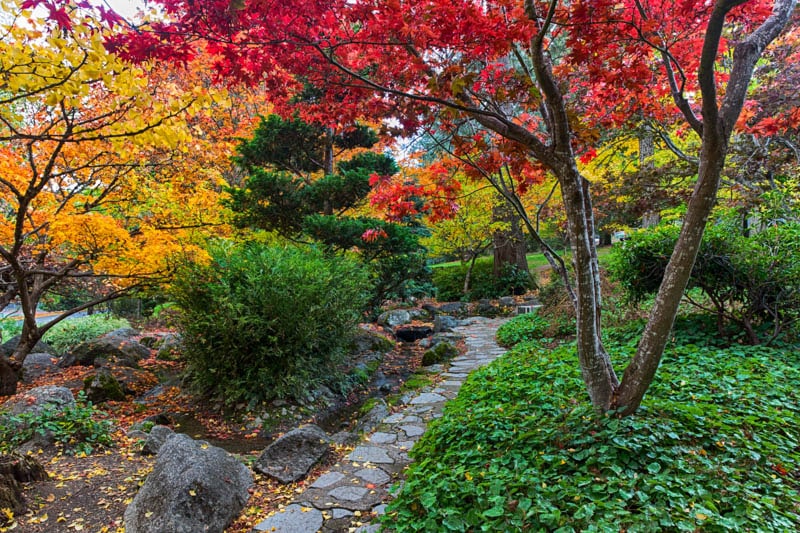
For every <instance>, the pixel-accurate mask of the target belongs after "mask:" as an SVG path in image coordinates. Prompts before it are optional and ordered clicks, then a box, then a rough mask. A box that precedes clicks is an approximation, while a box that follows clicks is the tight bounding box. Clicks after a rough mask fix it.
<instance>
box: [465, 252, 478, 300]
mask: <svg viewBox="0 0 800 533" xmlns="http://www.w3.org/2000/svg"><path fill="white" fill-rule="evenodd" d="M477 259H478V254H472V257H471V258H470V260H469V266H468V267H467V273H466V275H465V276H464V291H463V292H464V295H466V294H467V293H468V292H469V285H470V281H471V279H472V271H473V270H474V269H475V261H476V260H477Z"/></svg>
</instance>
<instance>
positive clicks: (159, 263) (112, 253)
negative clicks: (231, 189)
mask: <svg viewBox="0 0 800 533" xmlns="http://www.w3.org/2000/svg"><path fill="white" fill-rule="evenodd" d="M0 8H1V9H2V11H3V12H4V13H6V14H8V17H7V18H4V19H3V21H2V22H0V34H2V35H3V38H2V39H0V310H2V309H5V308H6V307H7V306H8V305H9V304H11V303H12V302H18V304H19V307H20V310H21V313H22V315H23V319H24V320H23V330H22V335H21V339H20V342H19V344H18V346H17V348H16V351H15V353H14V354H13V356H12V359H11V360H0V395H2V394H11V393H13V391H14V390H15V388H16V383H15V381H16V380H15V377H14V376H12V373H11V371H12V370H14V369H15V368H16V367H17V366H18V365H19V364H21V361H22V360H23V359H24V357H25V356H26V355H27V353H28V352H29V351H30V349H31V348H32V347H33V346H34V345H35V343H36V342H37V341H38V340H39V339H40V338H41V336H42V335H43V334H44V333H45V332H46V331H47V330H48V329H49V328H50V327H51V326H52V325H54V324H55V323H57V322H58V321H60V320H62V319H63V318H65V317H67V316H69V315H70V314H74V313H75V312H78V311H80V310H82V309H85V308H88V307H89V306H92V305H96V304H97V303H99V302H102V301H106V300H109V299H112V298H115V297H118V296H120V295H122V294H125V293H127V292H130V291H131V290H133V289H136V288H138V287H142V286H144V285H147V284H153V283H157V282H161V281H163V280H165V279H167V277H168V275H169V274H170V272H171V266H172V264H173V261H172V259H173V258H174V257H175V256H176V255H178V254H184V255H185V254H189V255H195V256H196V255H198V254H203V251H202V248H201V247H200V246H198V244H199V243H201V242H202V239H203V238H205V237H206V235H207V230H208V228H222V231H224V227H225V226H224V222H225V220H224V214H223V213H222V212H221V211H220V208H219V207H218V198H219V195H220V194H221V192H222V189H223V187H222V186H223V184H224V183H226V180H227V179H228V178H229V176H228V174H229V173H230V172H232V166H231V163H230V161H229V158H230V155H231V154H232V153H233V150H234V146H235V138H234V137H233V134H234V132H235V131H245V132H247V130H248V128H249V127H251V123H252V122H253V121H252V120H251V119H250V118H247V117H254V116H255V115H256V113H255V112H253V110H252V109H244V110H243V109H242V108H241V106H239V107H238V108H237V109H233V110H232V109H231V107H232V106H233V105H234V102H233V100H234V98H233V97H232V96H231V95H229V94H228V93H227V92H226V91H224V90H221V89H217V88H215V87H214V86H213V84H211V83H210V81H209V79H207V76H206V77H205V78H204V76H203V75H201V74H196V75H189V73H190V72H195V73H197V72H202V69H198V68H196V67H197V66H196V65H195V68H194V70H192V67H191V66H189V67H183V71H180V68H178V67H175V68H172V67H169V66H167V65H156V64H153V63H143V64H137V65H134V64H131V63H128V62H125V61H123V60H122V59H121V58H120V57H118V56H117V55H115V54H113V53H111V52H109V51H108V50H107V48H106V46H104V44H105V39H106V37H107V36H108V32H109V31H111V30H109V29H108V27H107V26H104V24H103V23H102V21H101V20H100V19H99V16H98V14H97V13H96V12H95V11H94V10H93V9H92V8H90V7H86V6H84V5H83V4H81V6H78V5H75V6H71V9H70V10H69V14H70V24H69V25H67V26H65V25H64V24H63V23H62V24H56V23H55V22H53V21H51V20H48V19H47V18H44V17H41V16H38V15H37V14H35V13H33V12H29V11H26V10H23V9H22V8H21V2H20V1H18V0H0ZM176 69H177V70H176ZM219 117H222V118H221V119H220V118H219ZM220 120H222V124H221V123H220V122H219V121H220ZM215 121H216V122H215ZM85 279H93V280H95V281H99V283H95V285H96V286H100V287H102V289H101V290H100V291H99V292H98V293H97V294H96V295H95V296H96V297H95V298H94V299H93V300H92V301H90V302H85V303H84V304H83V305H80V306H77V307H75V308H72V309H70V310H68V311H65V312H63V313H61V314H60V315H59V316H57V317H55V318H53V319H52V320H50V321H49V322H47V323H44V324H37V323H36V318H35V314H36V307H37V305H38V303H39V301H40V299H41V298H42V296H43V295H44V294H46V293H47V292H48V291H52V290H53V289H54V288H56V287H58V286H59V284H64V283H71V282H74V281H75V280H85ZM12 382H14V383H12Z"/></svg>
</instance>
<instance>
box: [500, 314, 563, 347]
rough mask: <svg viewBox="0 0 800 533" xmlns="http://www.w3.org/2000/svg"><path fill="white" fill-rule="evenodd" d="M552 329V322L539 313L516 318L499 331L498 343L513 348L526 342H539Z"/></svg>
mask: <svg viewBox="0 0 800 533" xmlns="http://www.w3.org/2000/svg"><path fill="white" fill-rule="evenodd" d="M549 328H550V322H549V321H548V320H547V319H545V318H544V317H541V316H539V313H537V312H533V313H525V314H524V315H519V316H515V317H514V318H512V319H511V320H509V321H508V322H506V323H505V324H503V325H502V326H500V327H499V328H498V329H497V342H498V343H500V345H501V346H506V347H511V346H514V345H515V344H519V343H521V342H525V341H533V340H539V339H541V338H542V337H544V336H545V335H546V333H547V330H548V329H549Z"/></svg>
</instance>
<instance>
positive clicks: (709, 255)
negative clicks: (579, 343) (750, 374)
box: [609, 216, 800, 344]
mask: <svg viewBox="0 0 800 533" xmlns="http://www.w3.org/2000/svg"><path fill="white" fill-rule="evenodd" d="M678 233H679V228H678V227H676V226H670V225H664V226H658V227H656V228H653V229H650V230H647V231H640V232H636V233H635V234H633V235H632V236H631V238H630V239H629V240H628V241H626V242H625V243H623V244H622V245H620V246H617V247H615V249H614V251H613V252H612V256H611V259H610V262H609V272H610V274H611V276H612V277H613V278H614V279H615V280H617V281H618V282H619V283H620V284H621V286H622V288H623V289H624V291H625V292H626V294H627V296H628V298H629V300H631V301H632V302H635V303H636V302H641V301H642V300H644V299H645V298H646V297H647V296H649V295H652V294H654V293H655V292H656V291H657V290H658V287H659V285H660V283H661V279H662V278H663V276H664V271H665V269H666V266H667V262H668V261H669V257H670V255H671V254H672V250H673V249H674V247H675V243H676V242H677V239H678ZM688 289H690V290H691V289H699V290H700V291H702V294H703V295H704V296H705V299H703V300H700V301H698V300H696V299H694V298H692V297H691V293H688V294H687V297H688V298H689V299H690V301H691V302H692V303H694V304H696V305H698V306H700V307H702V308H707V309H713V310H714V311H715V312H716V314H717V318H718V330H719V332H720V333H724V332H725V329H724V327H723V326H724V325H725V324H734V325H735V326H736V330H737V331H740V332H741V331H743V332H745V334H746V339H747V341H748V342H751V343H753V344H755V343H758V342H760V341H764V340H766V341H772V340H774V339H775V338H777V337H778V336H779V335H780V334H782V333H784V332H785V331H786V330H787V329H789V328H791V327H792V326H793V325H795V324H796V322H797V320H798V317H799V316H800V221H791V220H789V221H783V222H781V223H779V224H775V225H772V226H769V227H766V228H764V229H762V230H761V231H758V232H756V233H753V234H751V235H742V234H741V230H740V228H739V222H738V221H736V220H734V219H733V218H732V217H730V216H727V217H722V218H720V220H718V221H717V223H716V224H714V225H713V226H710V227H709V228H708V229H707V230H706V233H705V235H704V236H703V241H702V244H701V247H700V251H699V253H698V256H697V261H696V263H695V266H694V268H693V270H692V276H691V278H690V280H689V286H688Z"/></svg>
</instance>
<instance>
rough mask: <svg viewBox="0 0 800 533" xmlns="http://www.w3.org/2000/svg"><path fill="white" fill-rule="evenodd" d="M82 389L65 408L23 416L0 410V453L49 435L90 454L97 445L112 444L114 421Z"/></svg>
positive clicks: (67, 447)
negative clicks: (40, 436) (106, 416)
mask: <svg viewBox="0 0 800 533" xmlns="http://www.w3.org/2000/svg"><path fill="white" fill-rule="evenodd" d="M104 417H105V413H103V412H102V411H97V410H96V409H95V408H94V406H93V405H92V403H91V402H89V401H88V400H86V396H85V395H84V393H83V392H82V391H81V392H80V393H78V398H77V403H76V405H75V406H72V407H67V408H65V409H63V410H61V409H56V408H54V407H51V406H45V407H44V409H42V410H41V411H39V412H31V413H23V414H20V415H11V414H7V413H6V414H2V413H0V452H9V451H12V450H13V449H14V448H16V447H17V446H19V445H20V444H22V443H24V442H27V441H29V440H31V439H32V438H34V437H35V436H36V435H37V434H38V435H46V436H47V437H48V439H49V440H52V441H53V442H55V443H56V444H57V445H60V446H63V447H64V449H65V450H66V451H68V452H70V453H83V454H86V455H89V454H91V453H92V451H93V449H94V448H95V447H97V446H111V445H113V440H112V438H111V431H112V429H113V424H112V423H111V421H110V420H107V419H105V418H104Z"/></svg>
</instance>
